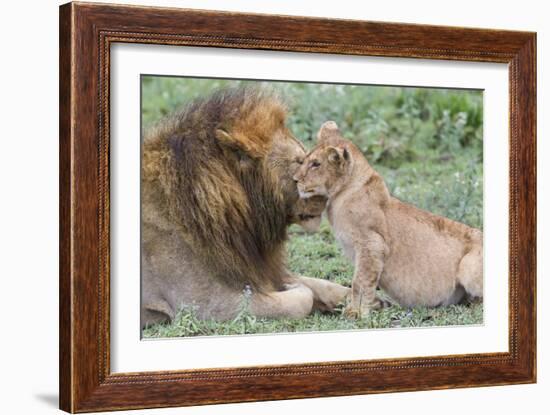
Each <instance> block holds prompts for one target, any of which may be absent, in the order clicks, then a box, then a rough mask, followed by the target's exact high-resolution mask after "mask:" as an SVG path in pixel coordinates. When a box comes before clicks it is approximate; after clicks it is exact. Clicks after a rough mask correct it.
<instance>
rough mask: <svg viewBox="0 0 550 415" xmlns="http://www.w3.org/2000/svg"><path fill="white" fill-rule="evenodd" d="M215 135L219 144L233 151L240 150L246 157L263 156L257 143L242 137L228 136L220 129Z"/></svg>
mask: <svg viewBox="0 0 550 415" xmlns="http://www.w3.org/2000/svg"><path fill="white" fill-rule="evenodd" d="M215 135H216V138H217V139H218V141H219V142H220V144H222V145H224V146H226V147H229V148H231V149H233V150H240V151H242V152H243V153H244V154H246V155H247V156H248V157H251V158H260V157H262V156H263V155H264V154H263V152H262V148H261V147H260V146H259V145H258V144H257V143H255V142H254V141H252V140H249V139H247V138H246V137H244V136H241V135H232V134H229V133H228V132H227V131H225V130H223V129H221V128H218V129H217V130H216V131H215Z"/></svg>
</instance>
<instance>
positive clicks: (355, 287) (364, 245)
mask: <svg viewBox="0 0 550 415" xmlns="http://www.w3.org/2000/svg"><path fill="white" fill-rule="evenodd" d="M354 248H355V272H354V275H353V281H352V283H351V301H350V303H349V304H348V306H347V307H346V309H345V311H344V313H345V315H346V316H348V317H352V318H361V317H362V316H365V315H367V314H368V313H369V312H370V311H371V310H377V309H380V308H382V307H384V305H385V302H384V301H382V300H381V299H380V298H378V296H377V295H376V288H377V287H378V280H379V279H380V275H381V274H382V270H383V269H384V258H385V256H386V252H387V246H386V243H385V242H384V238H382V236H380V235H379V234H378V233H372V234H370V235H368V237H367V238H365V239H364V240H362V241H361V242H360V243H358V244H356V246H354Z"/></svg>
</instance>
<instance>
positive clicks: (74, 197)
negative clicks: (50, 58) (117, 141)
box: [59, 3, 536, 412]
mask: <svg viewBox="0 0 550 415" xmlns="http://www.w3.org/2000/svg"><path fill="white" fill-rule="evenodd" d="M118 42H122V43H142V44H163V45H187V46H208V47H218V48H236V49H264V50H280V51H300V52H316V53H331V54H348V55H369V56H382V57H407V58H422V59H444V60H458V61H477V62H500V63H507V64H508V65H509V100H510V101H509V107H510V117H509V122H510V138H509V140H510V141H509V143H510V153H509V163H510V188H509V201H510V204H509V206H510V208H509V214H510V232H509V254H510V263H509V267H510V268H509V287H510V290H509V312H510V314H509V352H506V353H487V354H468V355H453V356H437V357H422V358H400V359H384V360H366V361H345V362H334V363H330V362H329V363H306V364H288V365H282V366H263V367H247V368H239V367H234V368H229V369H204V370H182V371H176V370H174V371H168V372H145V373H111V371H110V335H109V312H110V311H109V301H110V291H109V267H110V247H109V237H110V235H109V230H110V222H109V200H110V194H109V169H110V166H109V146H110V144H109V121H110V119H109V116H110V115H109V91H110V90H109V69H110V66H109V65H110V64H109V62H110V60H109V59H110V46H111V45H112V44H114V43H118ZM59 93H60V309H59V313H60V339H59V340H60V366H59V370H60V407H61V409H63V410H65V411H68V412H90V411H105V410H117V409H137V408H152V407H170V406H183V405H200V404H208V403H225V402H244V401H261V400H273V399H291V398H306V397H318V396H342V395H354V394H365V393H379V392H398V391H412V390H426V389H443V388H456V387H472V386H489V385H505V384H514V383H532V382H535V380H536V304H535V300H536V294H535V288H536V279H535V277H536V275H535V273H536V210H535V206H536V170H535V169H536V153H535V152H536V107H535V105H536V34H535V33H528V32H515V31H503V30H485V29H467V28H457V27H439V26H427V25H412V24H396V23H379V22H367V21H351V20H329V19H319V18H304V17H289V16H270V15H257V14H240V13H227V12H212V11H198V10H184V9H168V8H156V7H133V6H119V5H116V6H115V5H106V4H86V3H69V4H66V5H63V6H61V8H60V90H59Z"/></svg>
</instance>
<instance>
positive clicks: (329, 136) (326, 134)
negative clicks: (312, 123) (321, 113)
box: [317, 121, 340, 144]
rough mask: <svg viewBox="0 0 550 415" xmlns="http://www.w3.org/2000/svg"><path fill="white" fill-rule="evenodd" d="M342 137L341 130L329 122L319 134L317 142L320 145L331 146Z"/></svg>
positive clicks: (332, 122) (320, 129) (322, 127)
mask: <svg viewBox="0 0 550 415" xmlns="http://www.w3.org/2000/svg"><path fill="white" fill-rule="evenodd" d="M338 137H340V130H339V129H338V125H337V124H336V123H335V122H334V121H327V122H325V123H324V124H323V125H321V128H319V132H318V133H317V142H318V143H319V144H331V143H332V142H334V141H335V140H337V139H338Z"/></svg>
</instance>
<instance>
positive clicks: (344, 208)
mask: <svg viewBox="0 0 550 415" xmlns="http://www.w3.org/2000/svg"><path fill="white" fill-rule="evenodd" d="M318 140H319V144H318V146H317V147H316V148H315V149H313V150H312V151H311V153H310V154H308V156H307V157H306V158H305V160H304V162H303V165H302V166H301V167H300V169H299V170H298V172H297V173H296V175H295V177H294V178H295V180H296V181H297V185H298V190H299V192H300V195H301V197H303V198H306V199H307V198H309V197H313V196H317V197H319V196H325V197H327V198H328V202H327V216H328V220H329V222H330V224H331V226H332V229H333V232H334V234H335V236H336V238H337V239H338V241H339V242H340V243H341V245H342V246H343V249H344V252H345V254H346V255H347V256H348V257H349V258H350V259H351V260H352V261H353V262H354V264H355V273H354V276H353V282H352V292H351V301H350V303H349V305H348V307H347V309H346V311H347V313H348V314H349V315H352V316H356V315H361V314H364V313H368V312H369V310H372V309H377V308H380V307H381V306H383V301H381V300H380V299H379V298H378V297H377V295H376V288H377V287H378V286H380V287H381V288H382V289H384V291H385V292H387V293H388V294H389V295H390V296H391V297H392V299H393V300H395V301H396V302H398V303H399V304H400V305H402V306H409V307H412V306H418V305H423V306H439V305H449V304H455V303H458V302H460V301H461V300H463V298H464V297H465V296H466V295H468V296H470V297H472V298H475V297H477V298H481V297H482V296H483V245H482V244H483V235H482V232H481V231H480V230H478V229H474V228H471V227H469V226H467V225H464V224H462V223H459V222H456V221H453V220H451V219H448V218H445V217H442V216H438V215H434V214H432V213H430V212H427V211H424V210H421V209H418V208H416V207H414V206H412V205H410V204H407V203H404V202H402V201H400V200H398V199H396V198H395V197H392V196H391V195H390V193H389V191H388V189H387V187H386V185H385V183H384V181H383V179H382V178H381V177H380V175H379V174H378V173H377V172H376V171H375V170H374V169H373V168H372V167H371V166H370V165H369V163H368V162H367V160H366V159H365V157H364V156H363V154H362V153H361V151H360V150H359V149H358V148H357V147H356V146H355V145H354V144H353V143H351V142H350V141H348V140H345V139H343V138H342V136H341V134H340V132H339V130H338V127H337V126H336V124H335V123H334V122H332V121H329V122H327V123H325V124H323V126H322V127H321V129H320V130H319V133H318Z"/></svg>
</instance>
